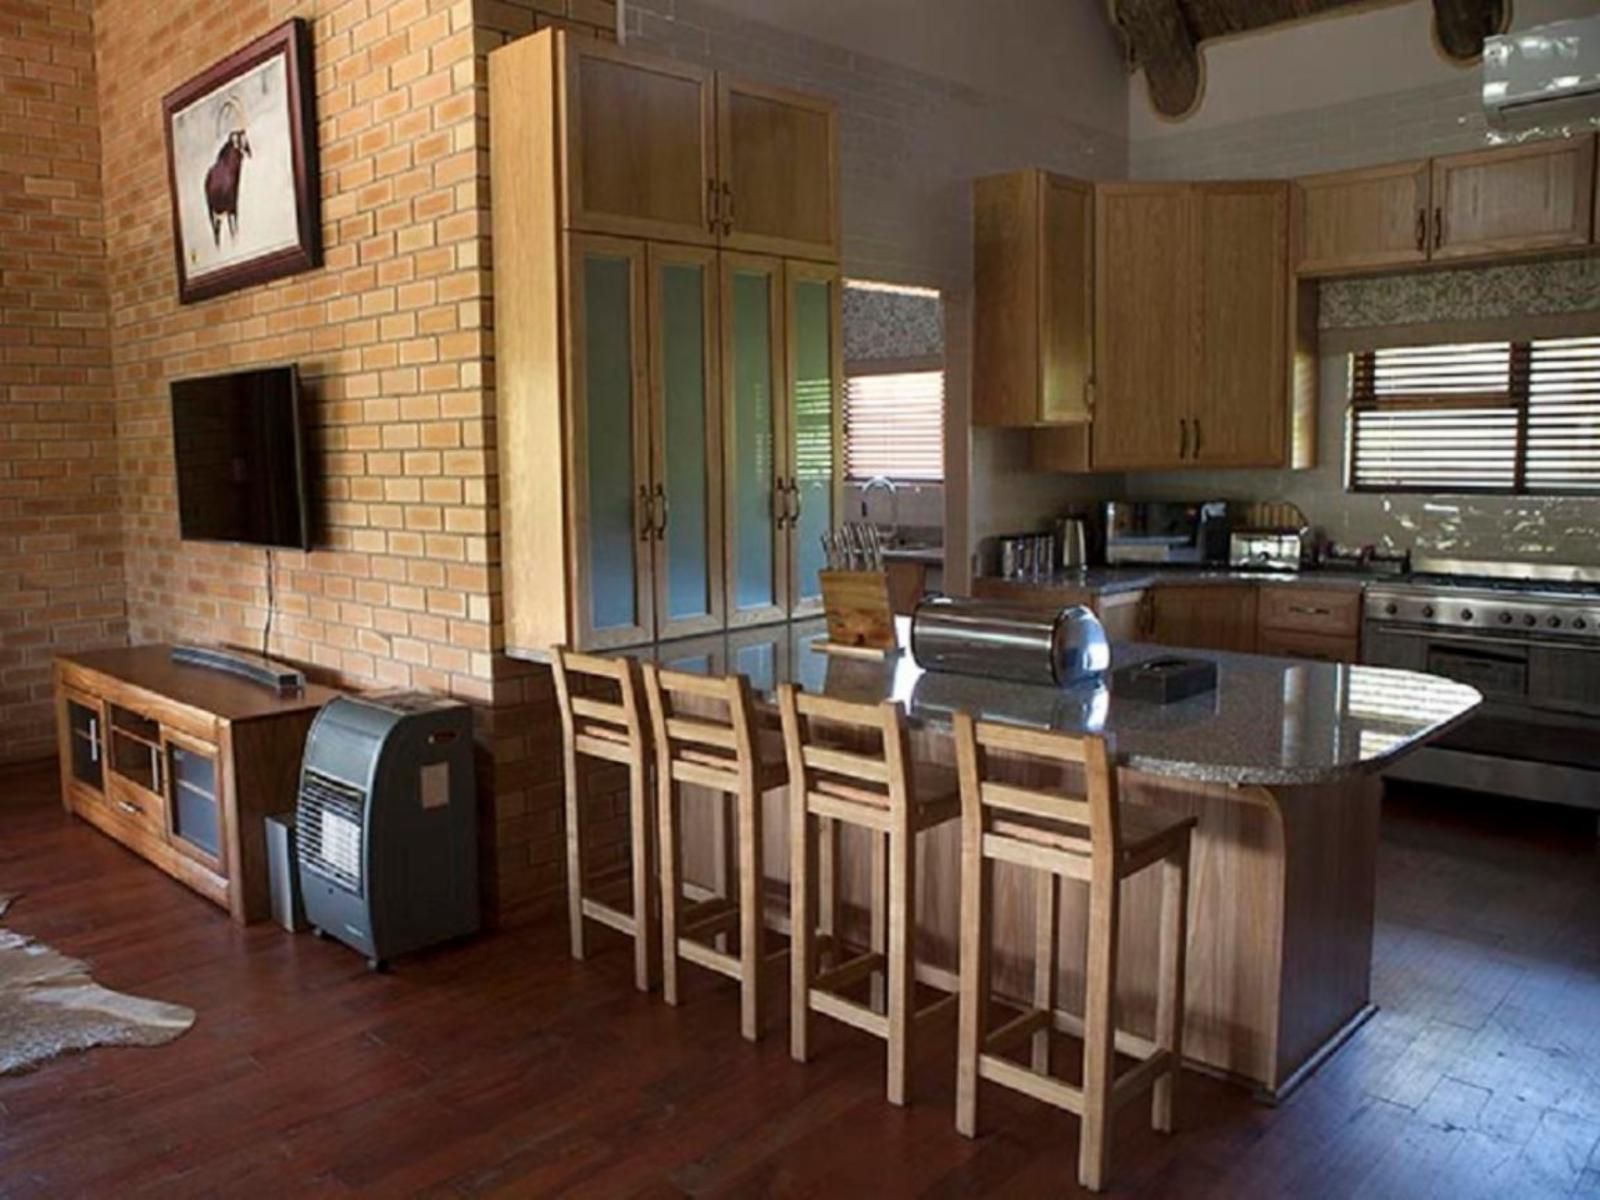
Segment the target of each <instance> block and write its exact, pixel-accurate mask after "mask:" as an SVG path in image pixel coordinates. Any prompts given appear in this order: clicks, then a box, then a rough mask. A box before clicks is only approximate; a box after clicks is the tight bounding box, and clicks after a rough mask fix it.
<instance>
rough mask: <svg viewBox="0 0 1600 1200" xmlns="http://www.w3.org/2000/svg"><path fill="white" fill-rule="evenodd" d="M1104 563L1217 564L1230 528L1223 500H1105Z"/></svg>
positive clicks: (1222, 558)
mask: <svg viewBox="0 0 1600 1200" xmlns="http://www.w3.org/2000/svg"><path fill="white" fill-rule="evenodd" d="M1105 517H1106V561H1107V562H1109V563H1221V562H1226V561H1227V558H1228V535H1229V534H1230V533H1231V531H1232V519H1231V513H1230V509H1229V505H1228V503H1227V501H1225V500H1211V501H1207V502H1205V503H1203V504H1197V503H1193V502H1189V501H1170V500H1108V501H1107V502H1106V507H1105Z"/></svg>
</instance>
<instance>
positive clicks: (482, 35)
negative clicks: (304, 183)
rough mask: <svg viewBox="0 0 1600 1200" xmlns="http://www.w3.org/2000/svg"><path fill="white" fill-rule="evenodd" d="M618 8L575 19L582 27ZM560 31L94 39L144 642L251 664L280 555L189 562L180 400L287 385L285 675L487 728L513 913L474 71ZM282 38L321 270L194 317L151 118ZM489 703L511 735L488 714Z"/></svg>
mask: <svg viewBox="0 0 1600 1200" xmlns="http://www.w3.org/2000/svg"><path fill="white" fill-rule="evenodd" d="M8 2H10V0H0V4H4V3H8ZM571 2H572V3H579V2H580V0H571ZM606 7H607V6H606V5H604V4H598V5H596V4H586V5H585V8H586V10H589V11H588V15H589V16H591V17H596V16H604V15H605V14H604V13H603V12H601V11H600V10H602V9H605V8H606ZM550 10H559V12H552V11H550ZM569 15H571V16H578V15H581V14H576V13H574V14H568V13H567V11H566V7H565V0H558V2H550V0H542V2H541V3H538V4H534V3H528V2H518V3H506V2H503V0H343V2H332V0H300V2H298V3H294V2H288V0H191V2H189V3H183V4H150V3H148V2H147V0H101V2H100V3H99V4H98V5H97V7H96V11H95V38H96V46H97V50H98V65H99V72H100V88H99V95H100V117H101V132H102V142H103V145H104V148H105V151H104V180H105V221H106V253H107V261H108V264H109V287H110V308H111V313H112V321H111V347H112V362H113V369H114V378H115V387H116V395H117V416H118V438H117V448H118V459H119V466H120V484H121V496H122V503H123V506H124V508H125V511H126V523H125V543H126V551H127V602H128V618H129V622H130V626H131V634H132V637H133V638H134V639H135V640H136V641H153V640H169V639H195V640H202V641H213V642H226V643H235V644H243V645H249V646H259V644H260V641H261V631H262V627H263V625H264V623H265V620H266V616H267V578H266V564H265V555H264V553H263V552H262V551H261V550H258V549H247V548H233V547H224V546H209V545H197V544H190V543H182V542H180V541H179V540H178V530H177V515H176V508H175V490H174V479H173V470H172V456H171V430H170V428H169V425H170V422H169V419H168V413H167V385H168V381H169V380H171V379H172V378H175V377H178V376H182V375H187V374H193V373H199V372H206V371H216V370H224V369H229V368H234V367H240V366H245V365H249V364H255V363H266V362H276V361H284V360H294V361H297V362H298V363H299V364H300V368H301V373H302V377H303V378H304V379H306V380H307V383H308V392H309V397H308V399H309V405H308V409H309V424H310V425H311V430H310V434H311V443H312V446H313V453H312V456H311V472H312V478H313V480H314V481H315V485H314V486H315V488H316V491H317V500H316V509H317V516H318V518H319V524H320V525H321V527H322V533H321V536H320V539H319V543H318V546H317V548H316V549H314V550H313V551H311V552H310V553H299V552H279V553H277V554H276V555H275V558H276V574H275V590H276V596H277V616H276V618H275V620H274V624H273V632H272V638H271V647H270V648H271V650H272V652H273V653H275V654H278V655H281V656H283V657H286V658H289V659H293V660H296V661H299V662H302V663H305V664H307V665H309V666H311V667H312V668H314V669H315V670H316V672H317V673H318V674H320V675H321V676H323V677H324V678H326V679H328V680H329V681H330V682H333V683H335V684H340V685H345V686H350V687H365V686H371V685H375V684H382V685H396V686H410V687H421V688H430V689H434V690H437V691H441V692H448V693H450V694H453V695H456V696H460V697H463V698H465V699H468V700H471V701H473V702H475V703H477V704H478V706H479V709H480V728H481V731H482V742H483V747H484V752H483V754H482V755H481V756H480V762H481V764H482V767H483V772H482V774H483V779H482V788H481V790H482V791H483V793H484V802H485V811H486V833H487V834H489V835H490V836H489V837H488V838H487V839H486V853H487V855H488V860H489V865H490V869H491V871H492V879H491V881H490V886H491V889H492V891H493V893H494V894H495V895H496V897H497V898H498V899H499V901H500V902H501V905H502V907H503V908H511V907H517V906H522V905H525V904H527V903H528V902H530V901H534V900H536V899H538V898H540V897H541V896H543V895H547V894H549V893H550V892H551V891H552V889H553V881H552V879H551V877H550V875H549V870H548V864H549V863H550V862H551V861H553V860H554V859H555V858H556V851H555V849H553V847H559V843H560V830H559V815H558V814H559V810H558V809H552V808H551V807H550V804H551V801H552V798H553V796H554V787H553V784H552V782H551V780H550V778H549V775H550V773H551V772H552V771H554V770H555V769H556V768H555V765H554V763H553V760H552V759H551V757H550V756H549V755H548V754H547V753H546V751H547V750H548V746H547V745H546V744H545V742H547V741H548V739H547V737H546V735H542V734H541V735H538V736H537V737H535V738H530V735H528V734H527V733H526V732H525V731H522V730H520V729H516V728H514V727H512V726H513V725H514V723H515V722H517V721H518V720H519V719H520V718H521V717H523V716H525V715H526V714H527V711H528V710H527V708H526V707H525V700H526V695H525V685H524V683H523V682H522V678H523V676H524V675H525V674H526V672H525V671H524V670H523V669H522V668H520V667H516V666H511V665H509V664H506V663H505V662H504V660H503V659H501V658H500V657H499V656H498V655H497V654H496V651H497V650H498V648H499V646H500V644H501V637H500V630H499V585H498V570H497V564H498V553H499V548H498V540H497V538H496V536H495V533H496V530H495V522H496V518H497V510H496V503H497V499H496V495H495V488H494V483H495V450H494V441H493V436H494V429H493V412H494V397H493V390H492V389H493V362H492V357H491V354H492V345H491V327H492V315H491V311H490V304H489V300H490V293H491V279H490V275H489V262H490V246H489V241H488V237H489V224H488V212H487V205H488V186H487V170H488V154H487V140H486V138H487V120H488V114H487V112H486V107H487V104H486V100H487V91H486V87H485V82H486V78H487V76H486V68H485V56H486V54H487V53H488V51H489V50H490V49H492V48H493V47H494V46H497V45H499V44H500V43H501V42H503V41H504V40H506V38H507V37H509V36H516V35H518V34H521V33H525V32H528V31H531V29H532V28H533V27H534V25H535V24H536V23H537V22H538V21H539V20H547V19H551V18H552V17H559V18H560V19H566V18H567V17H568V16H569ZM291 16H300V17H304V18H306V19H308V20H309V21H310V22H311V26H312V31H313V43H314V54H315V61H316V93H317V96H316V103H317V121H318V143H319V148H320V154H321V161H322V205H323V244H324V254H325V265H324V266H323V267H322V268H321V269H319V270H316V271H313V272H309V273H306V274H302V275H298V276H294V277H291V278H289V279H285V280H280V281H278V282H275V283H272V284H267V285H264V286H261V287H256V288H252V289H249V290H247V291H243V292H237V293H234V294H232V295H229V296H224V297H219V298H217V299H215V300H211V301H208V302H204V303H201V304H196V305H189V306H180V305H179V304H178V303H177V296H176V281H175V273H174V268H173V253H172V228H171V214H170V209H169V201H168V189H167V181H166V175H165V170H166V167H165V162H166V159H165V148H164V144H163V130H162V120H161V97H162V96H163V94H165V93H166V92H168V91H170V90H171V89H172V88H173V87H175V86H177V85H178V84H179V83H181V82H183V81H184V80H186V79H188V78H190V77H192V76H193V75H195V74H197V73H198V72H200V71H202V70H203V69H205V68H206V67H207V66H209V65H210V64H211V63H212V62H214V61H216V60H217V59H218V58H220V57H221V56H222V55H224V54H225V53H227V52H228V51H229V50H231V49H233V48H235V47H237V46H240V45H243V44H244V43H246V42H248V41H249V40H250V39H252V38H253V37H255V36H257V35H259V34H261V33H262V32H264V31H266V30H267V29H270V28H272V27H274V26H276V25H277V24H279V23H280V22H282V21H284V20H286V19H288V18H289V17H291ZM508 676H509V677H510V678H509V679H508V678H507V677H508ZM497 677H498V678H500V679H501V682H499V683H497V682H496V680H497ZM546 690H547V689H546V688H544V687H542V686H541V685H540V684H538V683H535V684H534V685H533V691H534V692H535V693H536V694H539V693H541V692H543V691H546ZM497 700H498V701H500V702H503V703H506V704H512V705H515V706H516V707H515V709H514V710H512V711H511V712H509V713H497V712H496V709H495V705H496V702H497ZM536 703H537V702H536ZM547 711H548V710H547V709H546V712H547ZM540 739H544V740H543V741H541V740H540ZM534 754H537V755H538V765H537V766H536V767H530V766H529V765H528V763H529V761H530V760H529V757H528V756H529V755H534ZM519 764H520V765H519ZM534 778H537V779H538V782H537V784H535V783H533V782H530V780H531V779H534ZM552 820H554V821H555V822H556V824H555V826H554V828H552V827H551V821H552ZM558 881H559V873H557V874H556V876H555V877H554V882H558Z"/></svg>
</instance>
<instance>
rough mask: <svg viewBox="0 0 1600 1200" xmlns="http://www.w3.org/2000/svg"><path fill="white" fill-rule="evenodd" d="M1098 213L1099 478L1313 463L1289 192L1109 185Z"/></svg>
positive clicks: (1261, 187)
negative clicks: (1292, 267) (1292, 270)
mask: <svg viewBox="0 0 1600 1200" xmlns="http://www.w3.org/2000/svg"><path fill="white" fill-rule="evenodd" d="M1095 204H1096V209H1095V236H1096V240H1095V261H1096V263H1097V264H1098V268H1099V269H1098V270H1097V271H1096V272H1095V381H1096V383H1095V392H1094V409H1093V420H1092V422H1091V425H1090V431H1091V438H1090V456H1089V457H1090V463H1091V466H1092V467H1093V469H1094V470H1096V471H1111V470H1134V469H1166V468H1171V467H1204V466H1214V467H1281V466H1303V465H1306V463H1307V462H1308V461H1309V453H1310V443H1311V440H1312V434H1313V432H1314V430H1313V427H1312V421H1311V420H1310V417H1309V413H1310V412H1311V410H1312V409H1313V408H1314V403H1313V401H1314V388H1315V371H1314V370H1312V369H1310V364H1311V361H1312V359H1313V358H1314V346H1315V332H1314V329H1309V330H1308V321H1307V317H1308V315H1310V305H1309V303H1307V304H1306V305H1304V306H1302V304H1301V299H1302V297H1301V289H1299V288H1298V287H1297V286H1296V285H1295V284H1294V283H1293V282H1292V280H1291V278H1290V274H1289V265H1288V237H1289V198H1288V189H1287V185H1285V184H1282V183H1260V182H1249V183H1205V184H1153V183H1152V184H1101V185H1098V186H1097V187H1096V189H1095ZM1304 299H1305V300H1306V301H1308V302H1309V300H1310V297H1305V298H1304ZM1035 461H1036V462H1038V455H1037V453H1036V455H1035Z"/></svg>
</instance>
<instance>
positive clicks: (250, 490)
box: [172, 365, 311, 550]
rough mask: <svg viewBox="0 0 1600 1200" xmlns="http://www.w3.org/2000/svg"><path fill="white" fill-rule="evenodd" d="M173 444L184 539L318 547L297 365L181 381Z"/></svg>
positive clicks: (176, 388)
mask: <svg viewBox="0 0 1600 1200" xmlns="http://www.w3.org/2000/svg"><path fill="white" fill-rule="evenodd" d="M172 442H173V457H174V458H175V460H176V462H177V467H178V526H179V530H180V532H181V536H182V537H183V538H184V540H186V541H206V542H244V543H247V544H250V545H256V546H281V547H288V548H294V549H299V550H307V549H310V547H311V527H310V518H309V505H308V503H307V499H306V477H305V445H304V436H303V431H302V428H301V416H300V374H299V372H298V370H297V369H296V368H295V367H294V366H292V365H291V366H286V367H265V368H260V369H257V370H252V371H239V372H235V373H233V374H229V375H207V376H202V377H199V378H194V379H175V380H173V381H172Z"/></svg>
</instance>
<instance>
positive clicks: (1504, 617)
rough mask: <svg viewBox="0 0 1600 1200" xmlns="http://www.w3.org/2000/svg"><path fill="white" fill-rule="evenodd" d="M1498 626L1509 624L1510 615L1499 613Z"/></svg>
mask: <svg viewBox="0 0 1600 1200" xmlns="http://www.w3.org/2000/svg"><path fill="white" fill-rule="evenodd" d="M1500 624H1502V625H1509V624H1511V614H1510V613H1501V614H1500Z"/></svg>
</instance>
